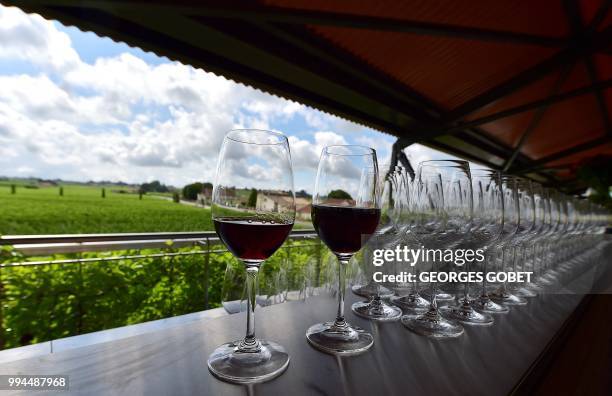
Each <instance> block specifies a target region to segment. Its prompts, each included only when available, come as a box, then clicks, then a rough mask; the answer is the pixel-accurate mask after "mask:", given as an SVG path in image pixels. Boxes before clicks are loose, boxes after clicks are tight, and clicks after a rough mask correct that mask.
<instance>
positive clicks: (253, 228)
mask: <svg viewBox="0 0 612 396" xmlns="http://www.w3.org/2000/svg"><path fill="white" fill-rule="evenodd" d="M214 223H215V230H216V231H217V234H218V235H219V238H221V240H222V241H223V243H225V246H227V248H228V249H229V251H230V252H232V254H233V255H234V256H236V257H238V258H239V259H241V260H245V261H251V260H252V261H263V260H266V259H267V258H268V257H270V256H271V255H272V254H274V252H276V250H278V248H279V247H281V245H282V244H283V242H285V239H287V236H289V232H291V228H292V227H293V224H292V223H276V222H274V223H273V222H269V221H258V220H253V219H244V218H216V219H214Z"/></svg>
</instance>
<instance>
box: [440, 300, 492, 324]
mask: <svg viewBox="0 0 612 396" xmlns="http://www.w3.org/2000/svg"><path fill="white" fill-rule="evenodd" d="M459 304H460V305H455V306H446V307H442V308H440V312H441V313H442V315H444V316H445V317H447V318H449V319H453V320H456V321H457V322H460V323H462V324H467V325H474V326H491V325H492V324H493V317H492V316H491V315H489V314H487V313H481V312H478V311H476V310H475V309H474V308H472V306H471V305H470V304H469V302H467V301H466V300H461V301H460V302H459Z"/></svg>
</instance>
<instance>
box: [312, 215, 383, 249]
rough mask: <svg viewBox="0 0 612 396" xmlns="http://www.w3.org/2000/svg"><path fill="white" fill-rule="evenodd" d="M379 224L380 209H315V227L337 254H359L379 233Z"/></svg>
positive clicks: (313, 218)
mask: <svg viewBox="0 0 612 396" xmlns="http://www.w3.org/2000/svg"><path fill="white" fill-rule="evenodd" d="M379 220H380V209H378V208H358V207H350V206H331V205H312V224H313V225H314V228H315V230H316V231H317V234H319V237H320V238H321V240H323V242H325V244H326V245H327V247H328V248H329V249H330V250H331V251H332V252H334V253H340V254H342V253H344V254H353V253H356V252H358V251H359V250H360V249H361V246H362V245H363V244H364V243H365V242H367V240H368V239H369V237H370V235H372V234H373V233H374V231H375V230H376V227H377V226H378V222H379Z"/></svg>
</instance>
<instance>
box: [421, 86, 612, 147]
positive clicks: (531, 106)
mask: <svg viewBox="0 0 612 396" xmlns="http://www.w3.org/2000/svg"><path fill="white" fill-rule="evenodd" d="M611 87H612V79H608V80H603V81H600V82H598V83H596V84H592V85H587V86H585V87H580V88H577V89H573V90H571V91H567V92H564V93H562V94H558V95H554V96H551V97H548V98H546V99H539V100H535V101H533V102H529V103H526V104H523V105H519V106H516V107H511V108H509V109H507V110H502V111H500V112H497V113H494V114H491V115H488V116H485V117H481V118H477V119H474V120H472V121H467V122H463V123H460V124H457V125H454V126H450V127H440V128H436V127H431V128H427V129H424V130H421V131H416V132H415V135H416V136H415V139H433V138H435V137H437V136H440V135H446V134H450V133H454V132H458V131H462V130H465V129H466V128H473V127H476V126H479V125H484V124H488V123H489V122H493V121H496V120H499V119H501V118H506V117H511V116H514V115H517V114H520V113H524V112H526V111H531V110H535V109H539V108H541V107H544V106H550V105H553V104H556V103H559V102H563V101H566V100H569V99H572V98H575V97H577V96H582V95H586V94H589V93H592V92H595V91H596V90H598V89H599V90H602V91H604V90H606V89H608V88H611Z"/></svg>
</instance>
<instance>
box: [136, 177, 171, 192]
mask: <svg viewBox="0 0 612 396" xmlns="http://www.w3.org/2000/svg"><path fill="white" fill-rule="evenodd" d="M140 191H142V192H143V193H144V194H146V193H148V192H160V193H165V192H169V191H170V189H169V188H168V186H166V185H164V184H161V183H160V182H159V181H158V180H154V181H152V182H150V183H142V184H141V185H140Z"/></svg>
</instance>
